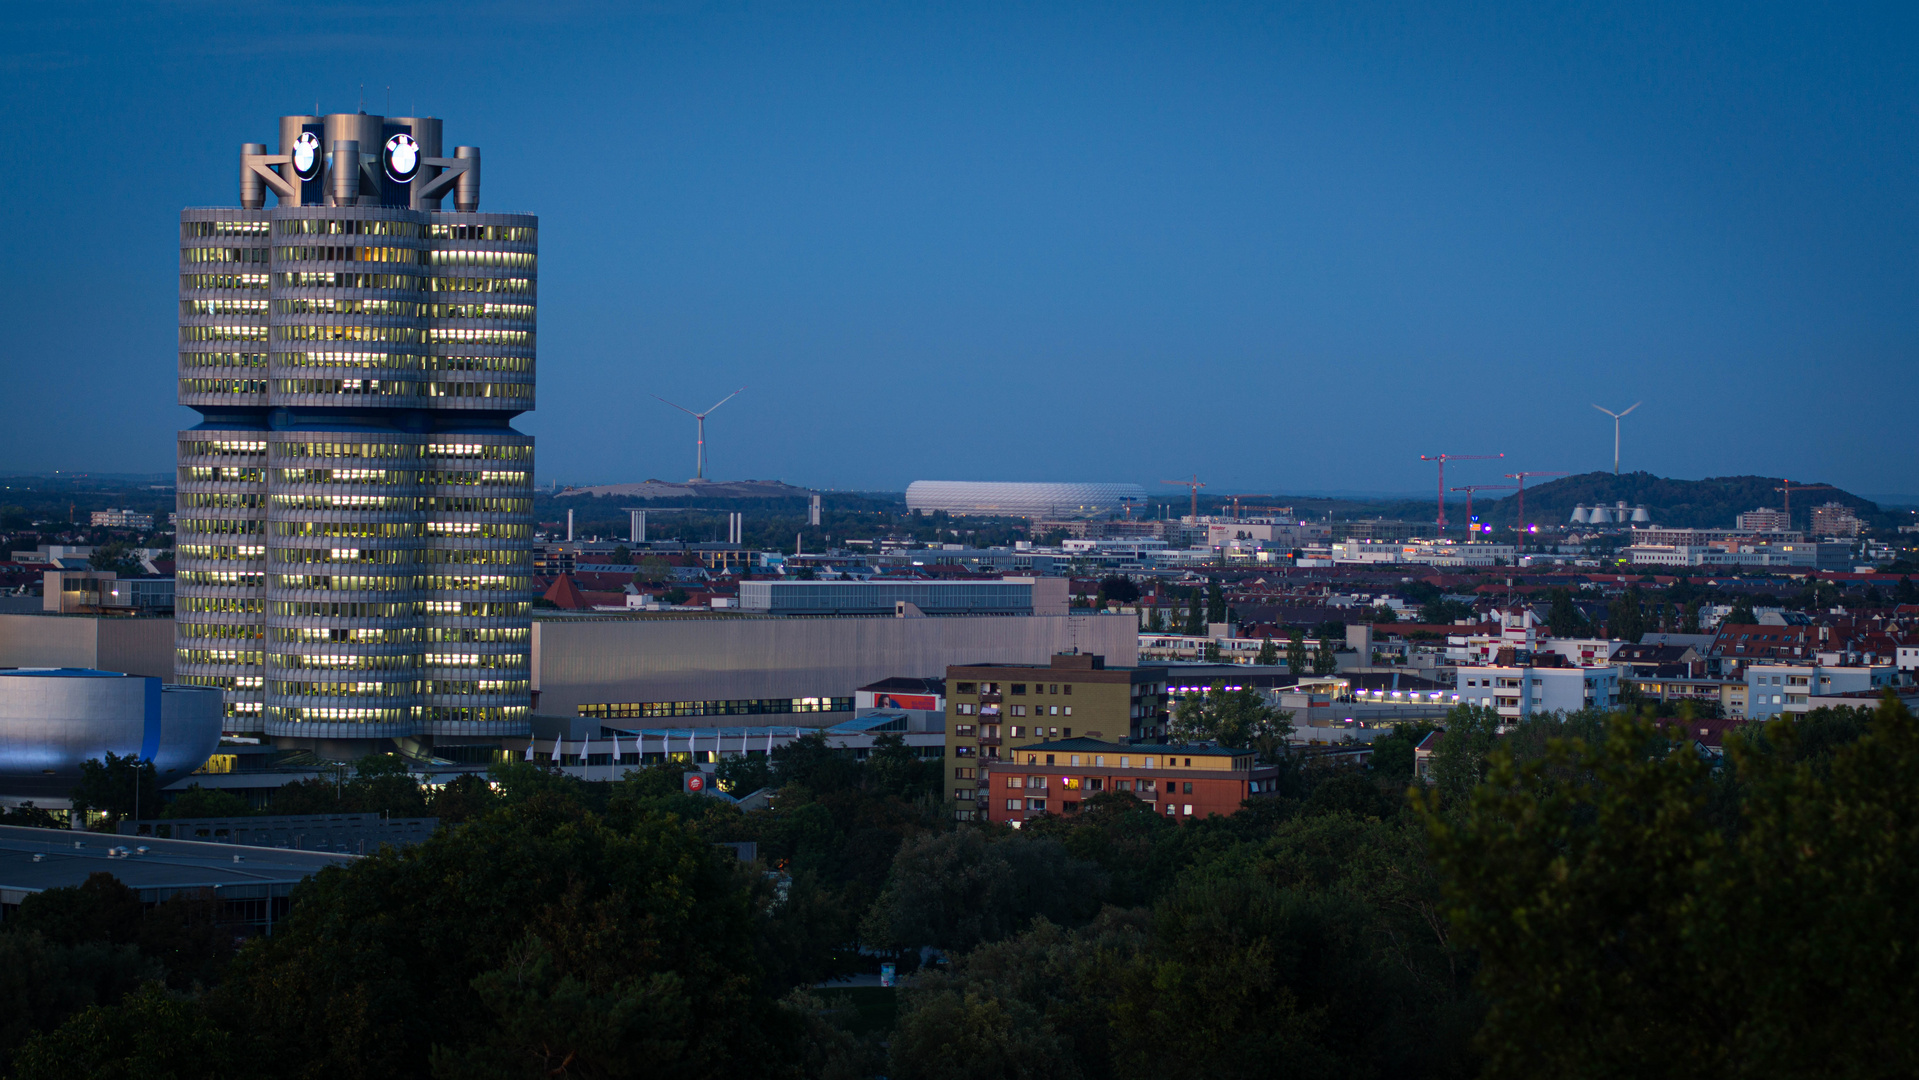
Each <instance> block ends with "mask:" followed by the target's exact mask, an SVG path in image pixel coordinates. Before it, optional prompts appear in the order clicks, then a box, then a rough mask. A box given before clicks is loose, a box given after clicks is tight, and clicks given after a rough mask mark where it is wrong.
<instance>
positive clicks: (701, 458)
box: [653, 386, 746, 481]
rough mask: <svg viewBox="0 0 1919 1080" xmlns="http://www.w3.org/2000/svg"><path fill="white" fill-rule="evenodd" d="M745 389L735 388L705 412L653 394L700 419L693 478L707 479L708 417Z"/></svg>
mask: <svg viewBox="0 0 1919 1080" xmlns="http://www.w3.org/2000/svg"><path fill="white" fill-rule="evenodd" d="M745 390H746V387H744V386H742V387H740V388H739V389H738V390H735V391H733V392H732V393H730V394H728V395H726V396H725V397H723V398H721V399H720V400H719V401H717V402H714V403H713V407H712V408H709V409H707V410H706V411H705V412H694V411H693V410H692V409H689V408H687V407H686V406H684V405H674V404H673V402H671V401H666V399H665V398H663V397H660V395H658V394H654V395H653V396H654V397H655V398H657V399H658V400H660V401H666V403H667V404H668V405H673V407H674V408H676V409H678V410H680V411H681V412H683V413H685V414H686V415H688V416H690V417H692V418H693V419H695V420H697V421H699V426H700V448H699V453H698V455H697V456H696V458H695V461H696V464H697V468H696V470H695V473H694V476H693V479H694V480H696V481H697V480H705V479H706V418H707V417H708V416H710V415H712V413H713V410H714V409H717V408H719V407H720V406H721V405H724V404H726V403H727V402H729V401H732V400H733V399H734V398H736V397H739V396H740V394H741V393H742V392H744V391H745Z"/></svg>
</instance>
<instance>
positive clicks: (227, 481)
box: [173, 418, 267, 732]
mask: <svg viewBox="0 0 1919 1080" xmlns="http://www.w3.org/2000/svg"><path fill="white" fill-rule="evenodd" d="M234 419H244V418H230V419H229V420H228V421H227V422H226V423H225V424H216V423H212V422H209V423H207V424H202V425H201V426H199V427H197V428H194V429H192V430H190V431H183V432H181V433H180V440H179V472H178V477H177V481H176V487H175V490H176V495H175V497H174V499H175V501H174V506H175V511H176V514H177V524H176V526H175V529H176V531H175V534H174V557H175V560H176V562H175V567H174V600H173V603H174V612H173V634H174V637H173V641H174V679H175V681H176V682H180V683H184V684H186V685H189V686H208V687H215V688H218V689H219V690H221V691H223V695H224V705H223V708H224V712H225V718H224V723H225V726H226V730H228V731H233V732H253V731H259V730H261V723H262V708H263V701H264V697H263V694H264V686H265V683H264V675H265V667H264V661H265V656H264V652H265V647H264V642H263V640H262V638H263V634H262V625H261V622H262V618H263V615H264V611H265V595H266V593H265V587H264V586H265V578H266V565H267V564H266V543H267V537H266V498H267V496H266V489H267V485H266V466H267V433H266V429H265V425H264V424H258V425H255V426H244V427H242V426H236V425H235V424H234Z"/></svg>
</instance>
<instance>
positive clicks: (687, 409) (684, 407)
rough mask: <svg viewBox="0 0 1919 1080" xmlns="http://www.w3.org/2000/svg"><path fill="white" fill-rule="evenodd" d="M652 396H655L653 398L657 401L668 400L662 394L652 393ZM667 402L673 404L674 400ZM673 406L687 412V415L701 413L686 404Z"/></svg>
mask: <svg viewBox="0 0 1919 1080" xmlns="http://www.w3.org/2000/svg"><path fill="white" fill-rule="evenodd" d="M652 396H653V400H655V401H666V399H665V398H663V397H661V396H660V395H658V394H654V395H652ZM666 403H667V404H668V405H673V403H672V402H670V401H666ZM673 407H674V408H676V409H678V410H680V411H681V412H683V413H685V414H686V415H688V416H698V415H700V414H699V413H696V412H694V411H693V410H692V409H689V408H687V407H686V406H684V405H673Z"/></svg>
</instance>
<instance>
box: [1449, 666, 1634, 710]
mask: <svg viewBox="0 0 1919 1080" xmlns="http://www.w3.org/2000/svg"><path fill="white" fill-rule="evenodd" d="M1457 691H1458V694H1459V700H1460V701H1461V702H1463V703H1465V704H1467V705H1484V706H1486V707H1488V708H1492V709H1496V710H1498V712H1499V716H1500V719H1501V720H1502V721H1506V722H1515V721H1519V720H1523V719H1525V718H1527V717H1529V716H1531V715H1533V714H1534V713H1541V712H1576V711H1578V710H1580V709H1589V708H1590V709H1610V708H1612V707H1613V706H1614V705H1617V704H1619V669H1618V668H1614V667H1587V668H1576V667H1565V668H1536V667H1495V666H1487V667H1470V668H1460V669H1459V685H1458V687H1457Z"/></svg>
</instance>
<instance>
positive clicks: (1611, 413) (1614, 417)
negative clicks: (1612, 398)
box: [1593, 401, 1645, 476]
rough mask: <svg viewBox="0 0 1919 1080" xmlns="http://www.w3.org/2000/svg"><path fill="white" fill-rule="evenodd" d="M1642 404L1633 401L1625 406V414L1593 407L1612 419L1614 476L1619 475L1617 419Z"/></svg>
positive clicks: (1641, 402)
mask: <svg viewBox="0 0 1919 1080" xmlns="http://www.w3.org/2000/svg"><path fill="white" fill-rule="evenodd" d="M1644 404H1645V402H1643V401H1635V402H1633V403H1632V404H1631V405H1628V406H1626V411H1625V412H1614V411H1612V410H1611V409H1608V408H1606V407H1605V406H1604V405H1594V406H1593V408H1595V409H1598V410H1599V411H1600V412H1602V413H1605V414H1606V415H1607V416H1610V417H1612V474H1613V475H1614V476H1618V475H1619V418H1620V417H1622V416H1624V415H1626V413H1629V412H1631V411H1633V410H1634V409H1637V408H1638V407H1640V406H1641V405H1644Z"/></svg>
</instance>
